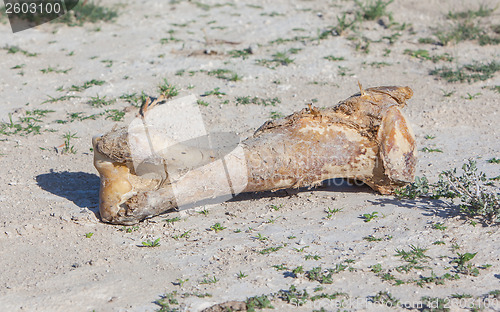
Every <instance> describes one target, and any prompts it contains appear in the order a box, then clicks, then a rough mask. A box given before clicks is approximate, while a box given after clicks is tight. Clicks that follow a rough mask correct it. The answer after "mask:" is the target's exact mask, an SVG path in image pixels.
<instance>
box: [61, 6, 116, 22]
mask: <svg viewBox="0 0 500 312" xmlns="http://www.w3.org/2000/svg"><path fill="white" fill-rule="evenodd" d="M117 16H118V11H117V10H116V9H114V8H108V7H104V6H101V5H100V4H96V3H95V2H94V1H79V2H78V4H77V5H76V6H75V7H74V8H73V9H72V10H71V11H70V12H69V13H68V14H64V15H62V16H61V17H59V18H57V19H55V20H54V21H53V22H54V23H63V24H66V25H68V26H82V25H83V24H84V23H86V22H89V23H96V22H99V21H104V22H110V21H112V20H114V19H115V18H116V17H117Z"/></svg>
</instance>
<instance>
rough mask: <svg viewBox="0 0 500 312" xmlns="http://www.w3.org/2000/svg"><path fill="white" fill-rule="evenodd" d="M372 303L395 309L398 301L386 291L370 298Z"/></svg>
mask: <svg viewBox="0 0 500 312" xmlns="http://www.w3.org/2000/svg"><path fill="white" fill-rule="evenodd" d="M372 301H373V302H374V303H377V304H382V305H385V306H387V307H397V306H398V305H399V300H398V299H396V298H395V297H394V296H393V295H391V294H390V293H389V292H387V291H379V292H378V293H377V294H376V295H375V296H373V297H372Z"/></svg>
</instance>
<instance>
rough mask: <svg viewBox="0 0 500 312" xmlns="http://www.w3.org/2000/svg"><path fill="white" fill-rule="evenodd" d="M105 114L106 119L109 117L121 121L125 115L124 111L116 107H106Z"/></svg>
mask: <svg viewBox="0 0 500 312" xmlns="http://www.w3.org/2000/svg"><path fill="white" fill-rule="evenodd" d="M106 114H107V115H106V119H111V120H113V121H122V120H123V118H124V117H125V112H124V111H120V110H117V109H107V110H106Z"/></svg>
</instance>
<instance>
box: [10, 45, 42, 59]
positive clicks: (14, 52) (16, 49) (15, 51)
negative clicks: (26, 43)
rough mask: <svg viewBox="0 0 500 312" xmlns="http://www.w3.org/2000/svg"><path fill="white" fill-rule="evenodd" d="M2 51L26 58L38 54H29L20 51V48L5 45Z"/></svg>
mask: <svg viewBox="0 0 500 312" xmlns="http://www.w3.org/2000/svg"><path fill="white" fill-rule="evenodd" d="M3 49H4V50H7V53H8V54H16V53H18V52H20V53H22V54H24V55H26V56H28V57H35V56H37V55H38V53H31V52H28V51H26V50H23V49H21V48H20V47H18V46H11V45H6V46H4V47H3Z"/></svg>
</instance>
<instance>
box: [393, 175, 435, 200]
mask: <svg viewBox="0 0 500 312" xmlns="http://www.w3.org/2000/svg"><path fill="white" fill-rule="evenodd" d="M429 189H430V186H429V181H428V180H427V178H426V177H422V178H420V177H415V182H413V183H410V184H408V185H406V186H405V187H403V188H400V189H397V190H395V191H394V193H395V194H396V197H398V198H399V199H402V198H407V199H415V198H417V197H420V196H424V195H427V194H428V193H429Z"/></svg>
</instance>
